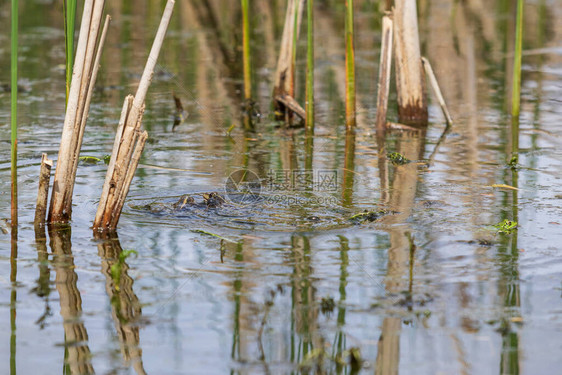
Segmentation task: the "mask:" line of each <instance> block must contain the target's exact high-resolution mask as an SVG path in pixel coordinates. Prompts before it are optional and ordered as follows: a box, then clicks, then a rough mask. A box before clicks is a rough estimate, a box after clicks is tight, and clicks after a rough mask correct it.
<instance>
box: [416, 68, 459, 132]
mask: <svg viewBox="0 0 562 375" xmlns="http://www.w3.org/2000/svg"><path fill="white" fill-rule="evenodd" d="M422 64H423V67H424V69H425V72H426V74H427V76H428V77H429V83H430V84H431V87H432V88H433V92H434V93H435V96H436V97H437V101H438V102H439V106H440V107H441V111H442V112H443V116H445V122H446V123H447V126H452V125H453V120H452V118H451V114H450V113H449V109H448V108H447V104H446V103H445V99H443V94H442V93H441V89H440V88H439V84H438V83H437V78H436V77H435V73H433V69H432V68H431V64H430V63H429V60H428V59H426V58H425V57H422Z"/></svg>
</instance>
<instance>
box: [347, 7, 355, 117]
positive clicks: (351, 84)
mask: <svg viewBox="0 0 562 375" xmlns="http://www.w3.org/2000/svg"><path fill="white" fill-rule="evenodd" d="M345 77H346V80H345V119H346V126H347V127H348V128H349V127H354V126H355V52H354V48H353V0H346V1H345Z"/></svg>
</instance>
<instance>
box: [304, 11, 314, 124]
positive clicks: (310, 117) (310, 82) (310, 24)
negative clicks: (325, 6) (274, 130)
mask: <svg viewBox="0 0 562 375" xmlns="http://www.w3.org/2000/svg"><path fill="white" fill-rule="evenodd" d="M313 7H314V0H307V8H306V24H307V25H306V29H307V51H306V130H307V132H309V133H312V132H314V21H313V20H314V17H313V14H312V12H313Z"/></svg>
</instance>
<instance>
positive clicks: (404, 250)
mask: <svg viewBox="0 0 562 375" xmlns="http://www.w3.org/2000/svg"><path fill="white" fill-rule="evenodd" d="M378 142H379V143H378V148H379V153H380V152H381V151H382V152H384V150H385V146H384V143H385V140H384V138H380V139H379V140H378ZM424 150H425V131H424V130H419V131H415V132H401V133H400V134H397V135H396V152H398V153H400V154H402V155H403V156H405V157H406V158H407V159H409V160H419V159H422V158H423V154H424ZM380 158H386V155H385V154H383V155H381V154H379V159H380ZM379 165H381V162H380V161H379ZM382 166H383V168H384V169H383V170H381V171H379V177H380V178H381V187H383V189H384V186H386V183H387V182H386V181H387V180H386V179H387V178H389V177H388V176H389V175H388V172H387V170H386V168H387V164H386V163H382ZM393 169H394V171H393V175H392V179H391V181H392V183H391V185H390V186H389V196H388V198H387V199H388V207H389V209H391V210H392V211H395V212H397V214H396V215H391V216H388V218H387V219H386V220H385V222H386V223H388V224H401V225H391V226H390V227H389V228H390V229H388V232H389V235H390V248H389V249H388V265H387V274H386V280H385V288H386V294H387V295H389V296H391V297H393V298H392V299H391V300H394V299H396V298H398V296H400V294H402V293H405V295H406V298H405V300H404V301H400V302H403V303H401V304H403V305H405V306H407V307H408V308H409V309H411V308H412V304H413V293H414V292H413V283H414V282H413V277H414V269H413V265H414V264H413V262H414V255H415V254H414V251H415V245H414V244H413V239H412V238H411V236H410V232H411V229H410V228H409V225H408V224H406V220H407V219H408V217H409V216H410V213H411V211H412V206H413V204H414V199H415V195H416V190H417V183H418V166H417V165H416V164H415V163H408V164H404V165H395V166H394V168H393ZM383 191H384V190H383ZM383 197H385V196H383ZM385 198H386V197H385ZM396 302H397V301H394V303H396ZM401 332H402V319H401V318H399V317H395V316H386V317H385V318H384V319H383V323H382V327H381V335H380V337H379V343H378V352H377V359H376V363H375V374H377V375H389V374H398V369H399V362H400V335H401Z"/></svg>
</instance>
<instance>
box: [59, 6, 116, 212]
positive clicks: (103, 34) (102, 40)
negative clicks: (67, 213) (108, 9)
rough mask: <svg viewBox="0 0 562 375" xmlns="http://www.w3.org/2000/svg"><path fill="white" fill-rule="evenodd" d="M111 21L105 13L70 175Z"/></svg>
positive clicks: (82, 134) (74, 167)
mask: <svg viewBox="0 0 562 375" xmlns="http://www.w3.org/2000/svg"><path fill="white" fill-rule="evenodd" d="M110 22H111V17H110V16H109V15H107V16H106V17H105V22H104V25H103V30H102V32H101V37H100V40H99V44H98V48H97V52H96V57H95V60H94V65H93V68H92V73H91V77H90V83H89V84H88V91H87V93H86V99H85V104H84V105H85V108H87V110H84V111H83V112H82V121H81V124H84V125H83V126H81V127H80V133H79V135H78V139H77V145H76V156H77V157H76V158H75V159H74V160H73V163H72V170H71V171H72V175H73V176H76V171H77V170H78V161H79V158H78V155H79V153H80V149H81V148H82V140H83V139H84V129H85V128H86V125H85V124H86V121H87V120H88V109H89V108H90V103H91V101H92V94H93V92H94V83H95V82H96V79H97V77H98V70H99V67H100V61H101V54H102V51H103V46H104V44H105V37H106V36H107V29H108V27H109V23H110ZM69 189H70V193H69V194H68V196H67V199H68V201H69V202H68V203H67V204H68V205H69V206H70V205H71V204H72V194H73V192H74V184H72V185H70V186H69Z"/></svg>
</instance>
